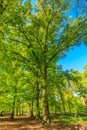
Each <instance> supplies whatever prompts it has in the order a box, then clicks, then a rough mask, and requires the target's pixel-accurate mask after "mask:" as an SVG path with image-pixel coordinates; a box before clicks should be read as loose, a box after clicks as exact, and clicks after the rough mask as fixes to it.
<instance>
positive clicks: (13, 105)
mask: <svg viewBox="0 0 87 130" xmlns="http://www.w3.org/2000/svg"><path fill="white" fill-rule="evenodd" d="M15 100H16V95H15V96H14V99H13V104H12V112H11V119H14V114H15V112H14V109H15V102H16V101H15Z"/></svg>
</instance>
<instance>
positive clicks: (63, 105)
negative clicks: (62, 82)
mask: <svg viewBox="0 0 87 130" xmlns="http://www.w3.org/2000/svg"><path fill="white" fill-rule="evenodd" d="M59 94H60V98H61V101H62V108H63V112H64V114H65V115H66V109H65V103H64V98H63V94H62V92H61V89H60V87H59Z"/></svg>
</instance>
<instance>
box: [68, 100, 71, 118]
mask: <svg viewBox="0 0 87 130" xmlns="http://www.w3.org/2000/svg"><path fill="white" fill-rule="evenodd" d="M68 108H69V114H70V116H71V107H70V102H69V101H68Z"/></svg>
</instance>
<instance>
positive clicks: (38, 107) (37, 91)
mask: <svg viewBox="0 0 87 130" xmlns="http://www.w3.org/2000/svg"><path fill="white" fill-rule="evenodd" d="M39 92H40V90H39V83H38V81H37V82H36V109H37V119H40V105H39Z"/></svg>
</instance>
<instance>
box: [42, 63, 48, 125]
mask: <svg viewBox="0 0 87 130" xmlns="http://www.w3.org/2000/svg"><path fill="white" fill-rule="evenodd" d="M43 78H44V83H43V84H42V100H43V124H47V123H49V121H50V120H49V105H48V93H47V82H46V80H47V67H46V66H45V68H44V75H43Z"/></svg>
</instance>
